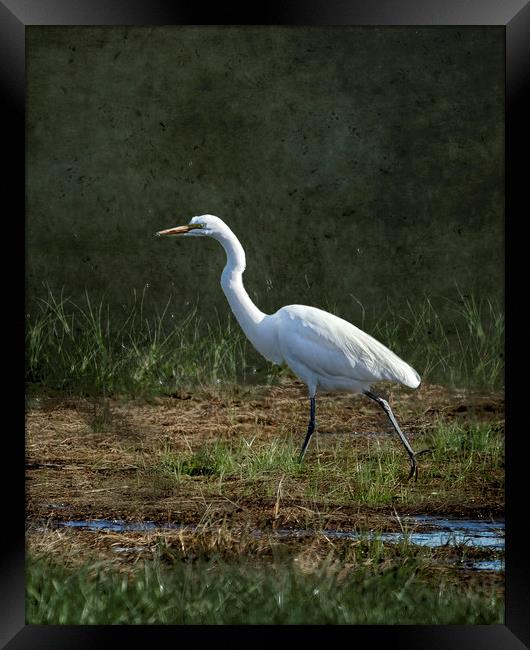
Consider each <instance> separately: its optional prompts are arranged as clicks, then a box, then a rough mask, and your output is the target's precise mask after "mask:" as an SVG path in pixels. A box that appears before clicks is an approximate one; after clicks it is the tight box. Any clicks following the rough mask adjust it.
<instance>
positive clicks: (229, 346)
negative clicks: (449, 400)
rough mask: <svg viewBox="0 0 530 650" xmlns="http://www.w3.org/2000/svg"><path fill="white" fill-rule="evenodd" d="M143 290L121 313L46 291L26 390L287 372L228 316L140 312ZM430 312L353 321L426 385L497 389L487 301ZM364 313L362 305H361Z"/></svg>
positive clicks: (395, 311)
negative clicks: (267, 359)
mask: <svg viewBox="0 0 530 650" xmlns="http://www.w3.org/2000/svg"><path fill="white" fill-rule="evenodd" d="M144 299H145V290H144V292H143V293H142V295H141V296H140V297H138V296H137V295H136V294H134V300H133V302H132V304H131V305H130V306H129V307H128V308H126V309H124V310H123V311H122V316H121V317H119V316H116V314H114V316H113V317H112V318H111V316H110V312H111V309H110V305H109V304H105V303H104V302H103V301H100V302H98V303H97V304H95V303H94V301H93V300H92V299H91V298H90V297H89V295H88V294H87V295H86V296H85V302H84V304H76V303H74V302H72V301H71V300H70V299H69V298H67V297H65V296H64V295H63V293H61V294H60V295H56V294H54V293H53V292H52V291H51V290H48V295H47V298H45V299H39V300H38V301H37V302H38V305H37V309H32V315H31V316H29V315H28V318H27V323H26V380H27V384H28V386H29V389H30V391H29V392H33V393H36V392H39V391H45V392H53V391H58V392H60V393H63V394H64V393H67V394H77V395H79V394H82V395H87V394H89V395H100V396H101V395H103V396H105V395H108V394H121V395H127V396H130V395H132V396H134V395H144V394H163V395H171V394H174V393H178V392H179V391H182V390H186V389H188V388H190V387H197V386H208V387H212V386H215V387H223V388H226V387H227V386H233V385H235V384H237V383H240V382H242V381H243V382H245V381H247V380H249V381H250V380H251V381H252V382H254V383H255V381H256V377H255V376H253V371H254V370H255V369H256V367H258V368H259V372H258V377H259V379H260V380H261V381H262V383H268V382H270V381H273V380H274V379H275V378H277V377H278V376H279V375H281V374H283V373H285V372H286V369H285V368H282V367H278V366H274V365H272V364H269V363H267V362H265V361H264V360H263V359H261V357H259V355H258V354H257V353H256V352H255V351H254V350H253V348H252V346H251V345H250V344H247V341H246V339H245V337H244V335H243V333H242V331H241V329H240V328H239V325H238V324H237V323H236V322H235V321H234V319H233V318H232V316H228V317H223V318H221V317H219V316H217V319H212V320H211V321H210V322H209V323H206V322H204V320H202V319H201V318H200V317H199V316H198V315H197V312H196V310H195V309H192V310H190V312H189V313H188V314H187V315H186V316H185V317H179V318H175V314H174V313H173V311H172V309H173V308H172V307H171V301H169V302H168V304H167V305H166V307H165V309H164V310H163V311H162V312H161V313H152V312H150V313H149V314H146V313H145V310H144ZM440 311H441V308H438V309H437V308H435V306H434V304H433V301H431V300H430V299H429V298H428V297H425V298H424V300H423V302H420V303H419V304H417V305H415V306H412V305H411V304H410V303H407V304H406V305H405V306H404V307H403V306H402V305H399V307H398V308H393V307H392V306H391V305H388V306H387V309H386V313H385V314H384V315H383V316H381V317H380V318H379V319H378V320H377V321H375V322H374V323H372V324H371V325H370V324H365V323H364V322H362V323H359V325H360V326H362V327H365V325H366V330H367V331H368V332H369V333H370V334H372V335H373V336H375V337H376V338H378V339H379V340H381V342H382V343H384V344H385V345H387V346H388V347H389V348H391V349H392V350H394V351H395V352H396V353H397V354H398V355H400V356H401V357H402V358H403V359H405V360H406V361H407V362H409V363H410V364H411V365H412V366H413V367H415V368H416V369H417V370H418V372H419V373H420V375H421V376H422V379H423V381H424V382H425V381H427V382H437V383H441V384H442V385H446V386H451V387H460V388H479V389H488V390H498V389H501V388H502V386H503V383H504V376H503V369H504V314H503V311H502V309H501V306H500V305H496V304H494V303H492V302H491V301H488V300H485V299H481V300H476V299H475V298H474V297H465V296H463V295H461V294H460V295H459V299H458V300H457V301H446V302H445V303H444V305H443V311H444V316H443V319H442V317H441V316H440ZM363 314H364V311H363Z"/></svg>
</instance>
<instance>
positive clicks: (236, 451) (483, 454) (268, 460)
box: [145, 420, 504, 506]
mask: <svg viewBox="0 0 530 650" xmlns="http://www.w3.org/2000/svg"><path fill="white" fill-rule="evenodd" d="M302 437H303V436H294V435H291V434H287V435H285V434H284V435H282V434H281V433H279V435H278V438H275V439H273V440H267V441H263V442H261V441H259V439H257V438H251V439H249V440H247V439H245V438H243V439H240V438H238V439H235V440H215V441H213V442H208V443H204V444H202V445H201V446H200V447H195V448H192V447H191V446H190V447H188V448H187V449H184V450H183V449H182V448H181V447H172V445H171V443H170V442H165V443H164V446H163V447H161V448H160V449H159V450H158V452H157V453H155V455H154V457H153V458H150V459H149V463H150V464H149V465H147V466H146V468H145V469H147V470H148V471H151V472H153V473H154V474H157V475H162V476H164V477H167V478H170V479H171V480H174V481H175V482H176V483H177V484H182V483H183V482H186V481H188V480H189V479H190V477H192V478H194V479H195V480H197V477H201V481H202V483H201V489H202V490H205V491H206V492H211V493H215V494H219V493H220V494H225V495H229V496H232V498H235V496H234V495H232V490H233V489H234V488H233V486H234V485H236V486H237V495H239V496H245V495H246V496H252V495H253V494H255V493H256V492H259V494H261V495H262V496H267V497H276V498H280V499H281V494H282V493H283V494H289V495H290V497H291V498H294V497H298V498H303V499H306V500H310V501H313V502H315V503H355V504H359V505H365V506H381V505H389V504H392V503H393V502H394V500H395V499H396V498H398V499H399V500H400V503H401V504H409V503H412V500H413V499H414V498H415V492H414V490H413V487H414V485H415V483H414V481H412V482H410V483H407V482H406V480H405V479H406V477H407V475H408V471H409V469H410V466H409V463H408V458H407V456H406V454H405V451H404V450H403V447H402V445H401V443H400V441H399V440H397V439H396V436H394V435H392V434H390V435H388V436H385V437H384V438H381V437H380V436H378V437H374V438H373V439H371V438H370V437H368V438H366V439H361V440H359V438H356V437H355V436H354V437H351V436H336V437H334V438H335V439H334V440H331V439H330V438H331V437H330V436H329V434H325V435H323V436H319V435H318V433H317V434H315V435H314V437H313V439H312V440H311V445H310V447H309V448H308V452H307V453H306V457H305V459H304V462H303V463H302V464H299V463H298V461H297V458H298V453H299V447H300V444H301V440H302ZM418 445H419V446H418ZM418 445H416V446H418V450H419V449H420V448H421V449H424V448H429V449H430V450H431V451H430V452H429V453H427V454H425V455H422V456H420V458H419V465H420V474H421V485H422V486H424V488H423V490H420V491H419V497H421V495H422V493H423V491H425V490H427V493H428V490H429V489H430V488H428V486H429V485H430V486H433V487H435V488H436V489H437V490H441V491H447V492H450V496H451V498H452V500H453V501H454V500H455V499H456V500H457V499H458V498H459V495H460V494H461V493H460V491H459V490H464V489H466V488H467V487H468V486H469V485H472V484H476V482H477V481H479V482H480V481H481V477H483V476H490V475H491V473H492V472H493V473H495V474H498V475H499V480H500V478H501V475H502V473H503V469H504V436H503V434H502V433H501V432H500V431H499V430H498V429H497V428H496V427H494V426H492V425H491V424H489V423H487V422H485V423H484V422H468V423H454V422H450V421H449V422H448V421H444V420H439V421H438V422H435V423H434V424H433V426H432V428H431V429H430V430H429V432H428V433H427V434H426V435H425V436H424V437H422V440H421V443H418ZM279 486H280V487H279ZM425 486H427V487H425ZM279 490H280V496H278V494H279Z"/></svg>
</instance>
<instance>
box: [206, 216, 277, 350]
mask: <svg viewBox="0 0 530 650" xmlns="http://www.w3.org/2000/svg"><path fill="white" fill-rule="evenodd" d="M214 237H215V239H217V241H218V242H219V243H220V244H221V245H222V247H223V248H224V249H225V252H226V266H225V267H224V269H223V274H222V275H221V287H222V288H223V291H224V293H225V296H226V297H227V299H228V303H229V304H230V308H231V309H232V311H233V312H234V316H235V317H236V318H237V321H238V323H239V324H240V325H241V329H242V330H243V331H244V332H245V335H246V336H247V338H249V339H250V341H251V342H252V343H253V344H254V345H256V342H257V341H258V340H259V338H260V334H259V331H258V330H259V325H260V323H261V322H262V321H263V319H264V318H265V314H264V313H263V312H262V311H261V310H259V309H258V308H257V307H256V305H255V304H254V303H253V302H252V300H251V299H250V296H249V295H248V293H247V292H246V290H245V287H244V286H243V271H244V270H245V266H246V260H245V251H244V250H243V246H241V244H240V243H239V240H238V238H237V237H236V236H235V235H234V233H233V232H232V231H231V230H230V228H228V226H227V227H226V230H225V231H223V233H222V234H221V233H220V234H216V235H214Z"/></svg>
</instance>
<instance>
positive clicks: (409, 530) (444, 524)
mask: <svg viewBox="0 0 530 650" xmlns="http://www.w3.org/2000/svg"><path fill="white" fill-rule="evenodd" d="M402 524H403V527H404V531H405V532H377V533H373V532H370V531H368V532H359V531H338V530H323V531H317V530H311V529H308V530H302V529H289V528H283V529H279V530H276V531H274V533H273V534H275V535H277V536H278V537H283V538H292V537H311V536H313V535H315V534H319V533H321V534H324V535H325V536H326V537H329V538H338V539H351V540H352V541H358V540H362V539H368V540H374V539H380V540H381V541H383V542H389V543H400V542H403V541H404V540H405V539H407V540H408V542H409V543H410V544H414V545H418V546H426V547H429V548H441V547H443V546H469V547H470V548H479V549H488V550H491V551H503V550H504V521H483V520H475V519H444V518H440V517H432V516H417V517H402ZM54 526H55V527H57V528H76V529H81V530H89V531H93V532H97V531H101V532H117V533H120V532H154V531H159V530H173V531H174V530H195V529H196V526H190V525H187V526H186V525H182V524H172V523H166V524H158V523H156V522H154V521H140V522H130V521H122V520H118V519H95V520H86V521H58V522H55V523H54ZM419 526H420V527H421V529H420V530H415V529H416V528H417V527H419ZM254 533H255V535H257V536H261V535H263V534H265V533H264V532H263V531H260V530H256V531H254ZM135 549H136V550H138V551H139V550H140V549H141V550H144V547H125V546H124V547H116V548H115V549H114V550H115V551H116V552H130V551H131V550H135ZM462 566H464V567H465V568H468V569H473V570H476V571H503V570H504V560H502V559H489V560H477V561H475V560H466V561H465V562H463V563H462Z"/></svg>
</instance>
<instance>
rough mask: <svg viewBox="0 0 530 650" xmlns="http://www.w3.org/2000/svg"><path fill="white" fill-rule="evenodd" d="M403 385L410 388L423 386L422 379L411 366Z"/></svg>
mask: <svg viewBox="0 0 530 650" xmlns="http://www.w3.org/2000/svg"><path fill="white" fill-rule="evenodd" d="M403 383H404V384H405V386H408V387H409V388H418V386H419V385H420V384H421V377H420V376H419V375H418V373H417V372H416V371H415V370H414V368H411V367H410V366H409V367H408V368H407V373H406V374H405V377H404V381H403Z"/></svg>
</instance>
